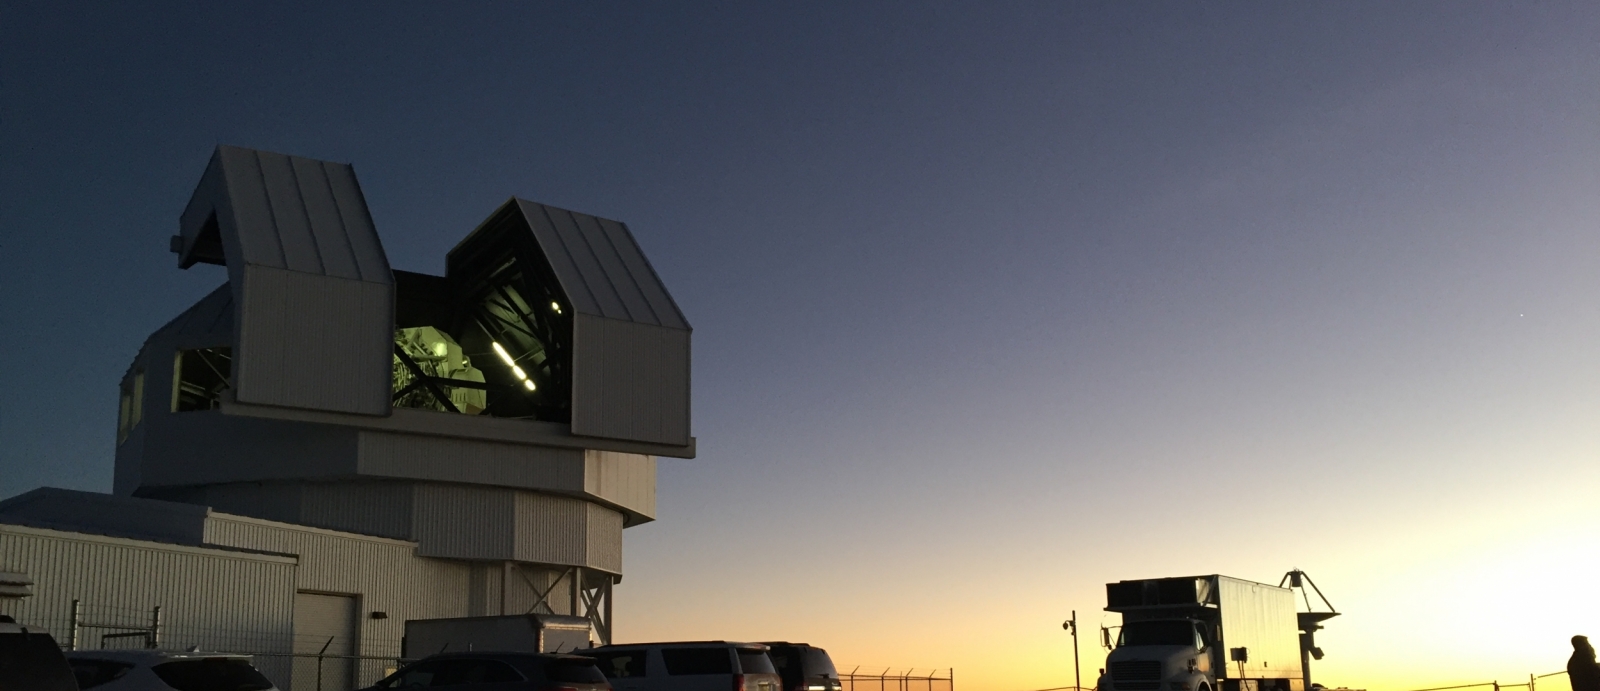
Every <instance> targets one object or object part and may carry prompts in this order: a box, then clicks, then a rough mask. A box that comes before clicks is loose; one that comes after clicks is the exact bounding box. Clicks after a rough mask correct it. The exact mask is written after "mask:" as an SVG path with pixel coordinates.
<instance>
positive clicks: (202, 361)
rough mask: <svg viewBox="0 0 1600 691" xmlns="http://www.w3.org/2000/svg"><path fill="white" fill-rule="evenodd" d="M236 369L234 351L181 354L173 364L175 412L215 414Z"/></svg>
mask: <svg viewBox="0 0 1600 691" xmlns="http://www.w3.org/2000/svg"><path fill="white" fill-rule="evenodd" d="M232 369H233V349H232V348H229V347H226V346H223V347H218V348H195V349H193V350H180V351H178V353H177V355H175V356H174V357H173V363H172V412H174V413H183V412H188V411H191V410H215V409H217V408H220V407H222V392H223V390H225V389H227V388H228V381H229V377H230V373H231V372H232Z"/></svg>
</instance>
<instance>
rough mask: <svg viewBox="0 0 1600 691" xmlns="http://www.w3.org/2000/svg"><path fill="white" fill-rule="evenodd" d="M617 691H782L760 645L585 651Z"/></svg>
mask: <svg viewBox="0 0 1600 691" xmlns="http://www.w3.org/2000/svg"><path fill="white" fill-rule="evenodd" d="M583 654H584V655H587V656H589V657H592V658H594V659H595V660H596V661H598V662H599V664H600V671H601V672H603V673H604V674H605V675H606V678H608V679H610V680H611V686H612V687H613V688H615V689H616V691H783V681H782V679H781V678H780V677H779V676H778V673H777V670H776V669H774V668H773V666H772V659H771V658H768V657H767V646H764V645H761V644H760V643H729V642H727V641H695V642H688V643H632V644H627V645H607V646H602V647H599V648H593V649H590V650H585V651H583Z"/></svg>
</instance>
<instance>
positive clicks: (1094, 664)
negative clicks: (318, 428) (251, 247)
mask: <svg viewBox="0 0 1600 691" xmlns="http://www.w3.org/2000/svg"><path fill="white" fill-rule="evenodd" d="M8 15H9V16H8V18H7V21H6V22H4V23H3V25H0V37H3V38H4V40H3V41H0V84H4V86H5V92H6V96H7V98H6V99H5V103H4V118H3V120H4V124H3V129H4V132H5V133H6V136H5V137H3V138H0V179H3V180H4V184H0V209H4V213H3V215H0V216H3V219H4V224H5V232H4V236H5V240H4V243H3V251H0V293H3V294H5V295H6V296H7V299H6V300H4V301H3V303H0V323H4V324H7V325H8V326H10V327H11V329H10V331H11V333H12V335H13V338H12V339H10V340H11V342H13V344H14V348H13V349H12V350H11V351H9V357H10V359H11V361H12V362H13V363H16V367H15V368H14V370H15V371H14V372H13V382H12V389H13V392H14V393H15V396H14V397H13V403H12V404H11V405H7V406H6V407H5V408H4V415H3V419H0V435H3V438H0V449H3V453H4V454H5V456H4V458H3V459H0V499H3V498H6V497H10V496H13V495H16V494H19V493H21V492H25V491H28V490H31V489H33V488H34V487H38V486H57V487H68V488H77V489H91V490H97V491H103V490H107V489H109V487H110V483H111V467H112V454H113V449H114V447H113V444H114V443H115V431H116V411H117V388H116V387H117V382H118V380H119V379H118V378H119V377H121V376H122V374H123V372H124V371H125V370H126V368H127V367H128V362H129V361H130V358H131V357H133V355H134V353H135V352H136V351H137V350H138V349H139V348H140V343H141V342H142V339H143V338H145V335H146V334H149V333H150V332H152V331H153V330H154V329H156V328H158V327H159V326H160V325H161V324H162V323H164V322H165V321H166V320H168V319H170V318H171V316H172V315H173V314H176V313H177V312H178V310H180V309H182V307H183V306H186V305H189V304H192V303H194V302H195V301H196V300H198V299H199V298H200V297H202V296H204V295H206V294H208V293H209V292H211V291H212V290H214V289H216V288H217V286H218V285H220V284H221V283H222V282H223V281H226V280H227V274H226V272H225V271H224V270H223V269H221V268H219V267H212V266H198V267H197V268H196V269H194V270H192V271H187V272H180V271H177V270H175V269H173V268H172V267H173V263H174V262H173V259H172V256H171V255H170V254H168V253H167V249H168V245H167V238H168V237H169V236H170V235H171V234H172V233H173V232H174V228H175V227H176V226H175V223H176V219H177V218H178V215H179V214H180V213H181V212H182V211H183V210H184V203H185V200H186V199H188V196H189V195H190V193H191V191H192V190H193V189H194V184H195V178H196V174H197V172H198V171H201V170H203V169H204V166H205V163H206V161H207V156H208V155H210V152H211V151H212V150H213V148H214V147H215V146H216V145H217V144H218V143H223V144H237V145H240V146H246V147H252V148H261V149H265V150H270V151H277V152H285V153H290V154H294V155H300V156H308V157H314V158H318V159H324V160H329V161H339V162H352V165H353V166H354V167H355V169H356V170H357V171H358V172H359V175H360V176H361V177H360V180H361V188H360V189H361V190H362V192H363V193H364V194H365V195H366V203H367V205H368V206H369V207H370V209H371V212H372V216H373V222H374V225H375V226H376V228H377V229H378V232H379V233H380V234H381V235H382V238H383V247H384V248H385V251H387V252H388V253H389V255H388V261H389V262H390V263H391V264H392V266H393V267H394V268H395V269H402V270H408V271H413V270H414V271H419V272H432V273H435V274H441V273H442V272H443V271H442V265H441V263H442V261H443V260H442V258H443V257H444V256H446V253H447V252H448V250H449V248H450V247H452V246H453V245H454V243H455V242H457V241H458V240H459V239H460V238H461V237H463V236H464V235H465V234H466V233H468V232H469V231H471V229H472V228H473V227H475V225H476V224H477V223H478V222H479V221H480V220H481V219H483V218H484V216H485V214H487V213H489V212H491V211H492V210H493V209H495V208H497V207H499V205H501V204H503V203H504V202H505V200H506V199H507V198H508V197H509V196H512V195H517V196H520V197H525V198H528V199H534V200H538V201H540V203H549V204H552V205H556V206H559V207H561V208H570V209H573V210H577V211H581V212H583V213H590V214H596V215H599V216H602V217H604V218H615V219H621V220H624V221H625V222H626V223H627V224H628V225H627V227H628V232H630V233H632V234H633V236H634V238H635V239H636V240H637V242H638V243H639V245H640V247H641V248H642V250H643V252H644V253H645V255H646V256H648V257H649V258H650V259H649V262H650V266H649V267H646V268H648V269H650V270H653V271H654V272H656V273H657V274H659V276H660V278H661V282H662V283H663V284H665V285H666V286H669V287H670V289H671V296H672V299H673V300H675V301H676V304H677V306H678V307H679V308H681V310H682V313H683V314H684V316H685V318H686V319H687V320H688V321H689V322H690V323H691V324H692V325H693V328H694V334H693V338H694V348H693V353H692V356H693V366H692V380H691V381H692V403H693V410H692V433H693V435H694V437H695V444H696V446H695V449H696V453H697V457H696V458H694V459H692V460H684V459H673V458H660V459H658V461H657V470H658V479H657V488H656V489H657V495H656V496H657V498H656V502H657V503H656V506H657V514H656V520H655V521H654V522H649V523H645V524H643V525H639V526H635V527H629V528H628V529H627V530H625V531H624V533H623V536H624V538H623V539H624V541H625V543H624V544H625V549H624V552H623V555H624V556H623V569H624V572H625V576H624V577H623V578H622V580H621V582H620V583H618V584H617V585H616V589H615V625H616V629H615V630H616V636H617V641H618V642H631V641H648V640H697V639H722V640H750V641H762V640H789V641H804V642H808V643H812V644H815V645H818V646H820V647H823V648H826V649H827V650H828V651H829V652H830V653H831V654H832V656H833V659H834V660H835V661H836V662H837V663H838V664H839V666H840V667H841V668H842V670H844V671H847V670H849V669H852V668H855V667H856V666H860V668H861V669H862V670H863V671H872V672H877V671H879V670H884V669H888V670H890V671H892V672H893V671H902V670H907V669H914V670H916V671H918V672H919V673H931V671H932V670H934V669H940V670H943V669H950V668H953V669H954V673H955V678H956V684H957V689H958V691H1038V690H1042V689H1053V688H1058V687H1064V686H1070V685H1072V684H1073V667H1072V654H1071V648H1070V647H1069V646H1070V641H1071V638H1070V636H1069V635H1068V634H1067V632H1066V631H1064V630H1063V629H1062V621H1063V620H1065V619H1066V618H1067V617H1068V616H1069V613H1070V612H1071V611H1073V610H1076V611H1077V613H1078V618H1079V623H1080V627H1081V631H1080V637H1079V651H1080V653H1081V655H1082V658H1081V662H1082V682H1083V685H1084V686H1093V685H1094V683H1095V680H1096V677H1097V670H1098V669H1099V668H1100V667H1101V666H1102V665H1103V663H1102V661H1103V660H1104V657H1105V651H1104V649H1103V648H1101V647H1100V645H1099V640H1098V636H1099V634H1098V630H1099V628H1100V626H1102V625H1106V626H1112V625H1116V624H1118V623H1120V619H1119V617H1118V616H1117V615H1115V614H1111V613H1107V612H1105V611H1104V607H1105V606H1106V602H1105V584H1106V583H1110V582H1115V581H1120V580H1129V579H1143V578H1159V577H1169V576H1186V575H1201V574H1222V575H1227V576H1233V577H1237V578H1244V579H1249V580H1253V581H1259V582H1264V583H1271V584H1276V583H1278V581H1279V579H1280V578H1282V577H1283V575H1284V574H1285V573H1286V572H1288V571H1290V570H1292V569H1302V570H1304V571H1305V572H1306V573H1308V574H1310V576H1311V577H1312V578H1313V579H1314V580H1315V582H1316V584H1317V585H1318V586H1319V587H1320V588H1321V590H1322V592H1323V593H1324V594H1325V595H1326V596H1327V598H1328V599H1329V600H1330V601H1331V602H1332V604H1333V605H1335V606H1336V607H1337V608H1338V611H1339V612H1340V616H1339V617H1337V618H1334V619H1332V620H1331V621H1329V622H1327V623H1326V625H1325V626H1326V628H1325V630H1323V631H1320V632H1318V633H1317V644H1318V646H1320V647H1321V648H1322V649H1323V650H1324V651H1326V657H1325V659H1323V660H1321V661H1318V662H1313V663H1312V679H1313V681H1316V682H1319V683H1323V684H1326V685H1328V686H1329V687H1348V688H1350V689H1366V690H1368V691H1419V690H1421V689H1431V688H1436V687H1447V686H1456V685H1463V684H1474V683H1486V682H1492V681H1498V682H1499V683H1501V684H1502V685H1512V684H1526V683H1527V682H1528V675H1530V674H1535V675H1541V674H1547V673H1551V672H1556V671H1558V670H1562V669H1564V666H1565V664H1566V661H1567V657H1568V656H1569V655H1570V654H1571V646H1570V645H1569V642H1568V641H1569V638H1570V637H1571V636H1573V635H1574V634H1587V635H1589V636H1591V637H1600V539H1597V538H1596V534H1597V531H1600V70H1597V69H1596V66H1597V65H1600V41H1596V40H1595V37H1596V36H1600V3H1579V2H1572V3H1539V4H1523V3H1511V4H1494V3H1442V2H1432V3H1429V2H1416V3H1366V4H1349V3H1331V4H1316V3H1308V4H1268V3H1254V4H1245V3H1169V4H1142V3H1141V4H1132V3H1031V4H1021V3H1010V4H999V3H972V4H945V3H932V4H920V3H913V4H904V5H895V4H889V3H860V4H851V3H841V4H831V5H827V4H825V5H816V4H794V5H776V4H732V5H699V4H682V5H680V4H659V5H657V4H627V3H577V4H564V5H517V4H477V5H470V6H461V5H455V4H450V5H430V4H420V3H418V4H406V3H399V4H383V5H365V6H360V5H357V6H344V5H338V6H323V5H321V4H315V3H308V4H305V5H304V6H300V7H294V8H285V7H281V6H279V5H276V4H273V5H252V6H240V5H233V4H228V5H180V4H165V5H161V6H159V7H156V8H147V7H144V6H142V5H141V6H139V7H123V6H117V5H110V4H105V5H96V4H84V5H72V4H70V3H68V4H64V5H59V6H58V5H56V4H40V5H37V6H33V7H26V8H17V9H14V10H12V11H10V12H9V13H8ZM538 304H539V305H542V304H543V302H539V303H538ZM563 306H565V307H567V308H568V310H569V311H571V312H576V311H577V310H578V303H576V302H573V301H570V300H564V302H562V303H554V302H553V303H551V304H550V308H551V310H552V311H553V312H556V313H561V312H562V307H563ZM540 309H541V310H542V307H541V308H540ZM381 325H382V324H380V326H381ZM507 343H508V344H509V343H510V341H507ZM495 347H496V348H498V347H499V345H498V343H497V344H496V346H495ZM385 352H386V351H385ZM385 357H387V355H386V354H385ZM472 357H474V358H481V359H478V360H476V361H478V362H487V363H493V362H494V357H495V356H493V355H490V354H487V353H482V354H472ZM500 357H504V358H505V362H506V363H507V364H510V363H511V358H510V356H509V355H506V353H504V352H501V353H500ZM524 364H526V363H524ZM480 366H481V365H480ZM516 372H517V373H518V375H519V377H520V379H519V380H520V381H525V382H526V386H527V387H528V388H529V389H530V390H531V389H533V388H534V384H533V380H532V379H531V378H529V377H528V376H521V375H522V374H523V373H522V372H521V370H520V369H516ZM530 376H531V375H530ZM540 381H541V382H543V381H544V380H542V379H541V380H540ZM541 387H542V388H541V389H540V390H541V392H542V391H545V390H557V389H556V387H553V386H547V385H544V384H541ZM379 401H380V403H381V402H382V400H381V397H380V398H379ZM619 520H620V519H619ZM613 534H614V533H613ZM1536 688H1537V691H1568V684H1567V682H1566V679H1565V677H1564V676H1554V677H1549V678H1547V679H1543V680H1540V681H1539V682H1538V684H1537V687H1536ZM908 691H918V690H916V689H910V690H908Z"/></svg>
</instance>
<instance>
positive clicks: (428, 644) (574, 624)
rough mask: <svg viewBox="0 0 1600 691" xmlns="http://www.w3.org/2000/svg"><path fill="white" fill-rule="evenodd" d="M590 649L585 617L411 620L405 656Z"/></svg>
mask: <svg viewBox="0 0 1600 691" xmlns="http://www.w3.org/2000/svg"><path fill="white" fill-rule="evenodd" d="M589 647H592V646H591V645H590V642H589V620H588V619H586V618H584V617H569V616H565V615H560V614H513V615H507V616H499V617H459V618H454V619H411V620H408V621H406V637H405V640H404V642H403V643H402V645H401V648H402V652H401V654H402V656H404V657H406V658H409V659H413V660H415V659H418V658H423V657H427V656H429V655H437V654H439V653H462V652H469V651H494V652H512V653H570V652H572V651H574V650H583V649H586V648H589Z"/></svg>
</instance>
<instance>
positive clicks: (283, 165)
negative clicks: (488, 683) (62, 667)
mask: <svg viewBox="0 0 1600 691" xmlns="http://www.w3.org/2000/svg"><path fill="white" fill-rule="evenodd" d="M171 249H172V251H173V252H174V253H175V254H176V255H177V263H178V266H179V267H180V268H183V269H193V270H201V269H200V267H197V265H202V264H206V265H217V266H221V267H225V268H226V281H225V282H224V283H222V285H220V286H219V287H218V288H217V289H216V290H214V291H212V292H211V293H210V294H209V295H207V296H205V297H204V298H202V299H200V301H199V302H196V303H195V304H194V305H192V306H190V307H188V309H185V310H183V311H182V312H181V313H180V314H178V315H177V317H175V318H174V319H173V320H172V321H170V322H168V323H167V324H166V325H165V326H162V327H161V328H160V329H158V330H156V332H155V333H153V334H151V335H150V337H149V338H148V339H146V341H145V342H144V345H143V347H141V348H140V349H139V352H138V355H137V356H135V357H134V359H133V363H132V364H131V365H130V366H129V368H128V370H127V373H126V374H125V375H124V377H123V379H122V382H121V387H120V399H121V404H120V408H119V413H118V418H117V420H116V424H115V434H116V440H117V447H116V470H115V477H114V483H113V486H114V490H113V492H112V494H109V495H106V494H97V493H88V492H75V491H68V490H60V489H51V488H42V489H38V490H34V491H32V492H28V493H26V494H23V495H20V496H17V497H13V498H11V499H9V500H6V501H4V502H0V571H4V572H7V573H12V574H22V575H24V576H25V577H26V579H27V580H29V581H31V585H29V586H28V587H29V588H30V589H31V596H30V597H27V598H24V599H21V600H12V601H4V602H6V604H0V612H3V613H5V614H8V615H11V616H13V617H15V618H16V619H17V620H18V621H19V622H23V623H30V622H31V623H34V624H35V625H40V626H44V627H46V628H49V629H50V630H51V631H52V632H53V633H54V634H55V635H56V637H57V639H58V640H62V641H64V642H70V643H71V644H72V645H74V646H76V647H78V648H96V647H102V646H113V645H122V646H126V645H130V643H127V642H126V641H127V640H130V639H133V640H134V642H137V643H139V644H141V645H143V644H159V645H160V646H161V647H188V646H191V645H198V646H201V647H202V648H205V649H222V650H239V651H242V652H252V653H257V654H258V658H257V662H258V666H259V667H261V668H262V669H263V670H264V671H267V672H268V673H269V676H273V677H274V680H275V681H277V682H278V683H279V684H280V686H282V687H284V688H286V689H288V688H294V689H300V688H307V687H306V686H305V685H304V679H303V678H302V677H303V675H301V674H299V673H298V671H297V670H300V669H301V668H302V664H301V662H303V660H301V662H295V661H293V660H294V659H291V658H290V657H288V656H285V657H283V658H282V659H281V660H278V661H274V659H272V655H274V654H280V653H281V654H288V653H293V652H302V653H304V652H307V651H309V652H313V653H315V652H318V649H319V648H321V649H322V652H323V654H324V655H332V654H336V653H337V654H343V655H349V656H361V655H371V656H382V655H393V654H395V653H396V652H397V649H398V646H399V643H400V638H401V635H402V631H403V624H404V622H405V621H406V620H408V619H421V618H440V617H463V616H480V615H499V614H522V613H536V614H545V615H554V616H566V617H582V618H583V619H584V620H586V621H587V622H588V624H589V625H590V626H591V630H592V639H593V640H594V641H596V642H608V641H609V640H610V638H611V629H612V621H611V599H612V598H611V589H612V586H613V584H615V583H617V582H618V581H619V580H620V579H621V577H622V531H623V529H625V528H627V527H629V526H634V525H638V524H640V523H644V522H647V521H650V520H653V519H654V515H655V486H656V485H655V478H656V458H657V457H659V456H668V457H678V458H692V457H693V456H694V451H695V440H694V438H693V437H692V436H691V435H690V425H689V410H690V408H689V390H690V386H689V384H690V381H689V352H690V351H689V346H690V327H689V324H688V322H687V321H686V320H685V319H684V316H683V314H682V313H681V312H680V311H679V309H678V307H677V305H676V304H675V303H674V302H673V299H672V296H671V295H670V294H669V293H668V292H667V289H666V287H665V286H664V285H663V284H662V282H661V279H660V277H659V276H657V275H656V273H655V271H654V269H652V268H651V266H650V262H649V261H648V260H647V259H646V258H645V256H644V254H643V252H642V251H641V250H640V248H639V245H638V243H637V242H635V240H634V237H633V235H632V233H631V232H630V231H629V230H628V228H627V226H626V225H624V224H622V223H619V222H617V221H613V220H609V219H605V218H599V217H596V216H591V215H588V214H583V213H578V212H575V211H568V210H566V209H559V208H555V207H551V206H547V205H543V204H538V203H535V202H531V201H527V200H524V199H518V198H513V199H511V200H509V201H507V202H506V203H505V204H504V205H502V206H501V207H500V208H498V209H496V210H494V211H493V213H491V214H489V216H488V218H487V219H486V220H484V221H483V222H482V223H481V224H480V225H479V226H478V227H477V228H476V229H473V230H471V232H469V233H466V234H465V237H463V238H462V240H461V241H460V242H459V243H457V244H456V246H455V247H454V249H452V250H450V252H449V254H448V256H447V259H446V262H445V264H446V270H445V273H444V275H443V276H433V275H427V274H421V273H412V272H407V271H398V270H394V269H392V268H391V267H390V266H389V262H388V259H387V258H386V256H385V253H384V249H383V245H382V243H381V242H380V241H379V238H378V233H377V229H376V228H375V227H374V225H373V221H372V217H371V214H370V213H369V212H368V209H367V205H366V202H365V200H364V198H363V196H362V193H361V189H360V187H359V185H358V184H357V182H356V178H355V173H354V171H353V169H352V168H351V167H350V166H349V165H344V164H338V163H330V162H327V161H319V160H312V159H307V158H299V157H294V156H285V155H282V154H276V153H269V152H265V151H255V150H250V149H242V148H234V147H219V148H218V149H217V150H216V152H215V154H214V155H213V156H212V158H211V161H210V163H209V165H208V166H207V167H206V169H205V172H204V174H203V175H201V177H200V182H199V185H198V186H197V187H196V189H195V191H194V193H193V196H192V197H191V199H190V200H189V203H188V206H187V208H185V209H184V210H183V214H182V216H181V220H180V222H179V234H178V235H176V236H174V237H172V239H171ZM213 270H214V269H213ZM218 274H219V277H221V271H218ZM110 428H111V425H110V424H109V421H108V425H107V433H108V434H110V433H111V429H110ZM129 632H134V633H138V632H144V634H145V637H144V638H140V637H139V636H137V635H133V634H130V633H129ZM118 634H123V635H122V636H119V635H118ZM324 664H325V665H326V663H324ZM363 669H364V668H361V667H360V666H359V665H355V664H352V665H350V666H348V668H335V669H333V671H331V672H330V671H328V669H327V668H325V669H324V672H323V674H324V675H327V674H342V675H348V681H350V682H355V681H362V682H365V681H370V680H371V679H370V677H371V676H372V673H369V672H366V671H363ZM341 670H342V671H341ZM379 671H381V670H379ZM291 673H293V676H294V677H295V679H294V680H293V682H292V685H291V683H290V682H289V680H288V679H287V678H286V677H287V676H289V675H290V674H291ZM356 677H362V678H360V679H357V678H356ZM323 683H324V686H325V687H328V686H327V684H329V683H330V680H329V679H326V678H325V679H324V682H323ZM343 683H344V680H338V681H337V684H336V685H335V686H332V687H328V688H338V687H339V686H338V684H343ZM343 688H349V686H343Z"/></svg>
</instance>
